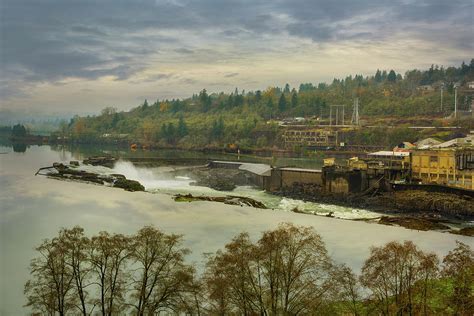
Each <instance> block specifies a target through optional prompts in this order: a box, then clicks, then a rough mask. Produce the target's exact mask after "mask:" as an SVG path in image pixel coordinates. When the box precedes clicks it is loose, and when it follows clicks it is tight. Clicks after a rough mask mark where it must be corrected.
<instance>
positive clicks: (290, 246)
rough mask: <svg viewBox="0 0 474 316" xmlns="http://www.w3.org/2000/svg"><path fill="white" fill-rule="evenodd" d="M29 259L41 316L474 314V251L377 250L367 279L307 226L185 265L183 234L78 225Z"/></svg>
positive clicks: (29, 286)
mask: <svg viewBox="0 0 474 316" xmlns="http://www.w3.org/2000/svg"><path fill="white" fill-rule="evenodd" d="M36 251H37V253H38V254H37V256H36V257H35V258H34V259H33V260H32V261H31V265H30V272H31V278H30V280H29V281H28V282H27V283H26V285H25V295H26V297H27V304H26V305H27V306H29V307H30V308H31V309H32V311H33V312H34V313H35V315H36V314H41V315H58V314H59V315H84V316H86V315H92V314H94V315H99V314H100V315H129V314H134V315H157V314H160V313H163V314H167V315H168V314H176V315H466V316H467V315H473V314H474V252H473V251H472V249H470V247H469V246H468V245H466V244H463V243H460V242H458V243H457V246H456V248H455V249H453V250H451V251H450V252H449V253H448V254H447V255H446V256H445V257H444V259H443V260H442V264H441V265H440V263H439V259H438V257H437V256H436V255H435V254H433V253H427V252H424V251H422V250H421V249H419V248H418V247H417V246H416V245H415V244H413V243H412V242H410V241H405V242H403V243H400V242H390V243H387V244H385V245H383V246H380V247H373V248H371V250H370V256H369V257H368V258H367V260H366V261H365V263H364V265H363V268H362V271H361V274H360V276H359V277H358V276H356V275H355V274H354V272H353V271H352V270H351V269H350V268H348V267H347V266H345V265H338V264H336V263H335V262H334V261H333V260H332V259H331V258H330V256H329V255H328V252H327V250H326V247H325V244H324V242H323V241H322V239H321V237H320V236H319V235H318V234H317V233H316V231H314V229H312V228H309V227H302V226H294V225H292V224H281V225H280V226H279V227H278V228H276V229H274V230H269V231H266V232H264V233H263V234H262V235H261V237H260V239H258V240H257V241H255V242H254V241H252V239H251V238H250V237H249V235H248V234H246V233H241V234H239V235H237V236H235V237H234V238H233V239H232V241H231V242H229V243H228V244H227V245H226V246H225V248H224V249H223V250H219V251H217V252H216V253H214V254H209V255H206V265H205V268H204V270H203V271H200V272H199V273H198V272H197V271H196V267H194V266H192V265H190V264H188V263H186V260H185V259H186V255H187V254H189V250H188V249H186V248H184V247H183V237H182V236H181V235H175V234H166V233H164V232H162V231H160V230H159V229H157V228H154V227H150V226H147V227H144V228H142V229H140V230H139V231H138V232H137V233H136V234H134V235H131V236H127V235H121V234H111V233H107V232H101V233H99V234H97V235H95V236H92V237H87V236H86V235H85V234H84V230H83V229H82V228H80V227H74V228H72V229H62V230H61V231H60V232H59V234H58V236H56V237H54V238H53V239H50V240H44V241H43V242H42V243H41V244H40V245H39V246H38V247H37V248H36Z"/></svg>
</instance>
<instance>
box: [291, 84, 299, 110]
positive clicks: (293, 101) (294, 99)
mask: <svg viewBox="0 0 474 316" xmlns="http://www.w3.org/2000/svg"><path fill="white" fill-rule="evenodd" d="M291 106H292V107H294V108H295V107H297V106H298V95H297V93H296V90H295V89H293V92H292V94H291Z"/></svg>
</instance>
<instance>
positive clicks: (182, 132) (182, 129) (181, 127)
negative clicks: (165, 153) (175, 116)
mask: <svg viewBox="0 0 474 316" xmlns="http://www.w3.org/2000/svg"><path fill="white" fill-rule="evenodd" d="M186 135H188V126H187V125H186V122H185V121H184V118H183V116H182V115H180V116H179V121H178V137H179V138H183V137H184V136H186Z"/></svg>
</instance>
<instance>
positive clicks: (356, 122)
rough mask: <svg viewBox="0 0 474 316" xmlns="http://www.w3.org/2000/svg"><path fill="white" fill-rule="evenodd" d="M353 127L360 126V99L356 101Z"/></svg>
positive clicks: (353, 112) (352, 121)
mask: <svg viewBox="0 0 474 316" xmlns="http://www.w3.org/2000/svg"><path fill="white" fill-rule="evenodd" d="M351 124H352V125H359V98H355V99H354V107H353V110H352V119H351Z"/></svg>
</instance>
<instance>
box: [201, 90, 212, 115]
mask: <svg viewBox="0 0 474 316" xmlns="http://www.w3.org/2000/svg"><path fill="white" fill-rule="evenodd" d="M199 102H200V103H201V108H202V111H203V112H207V111H209V109H210V107H211V97H210V96H209V95H208V94H207V91H206V89H203V90H202V91H201V92H200V93H199Z"/></svg>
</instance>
